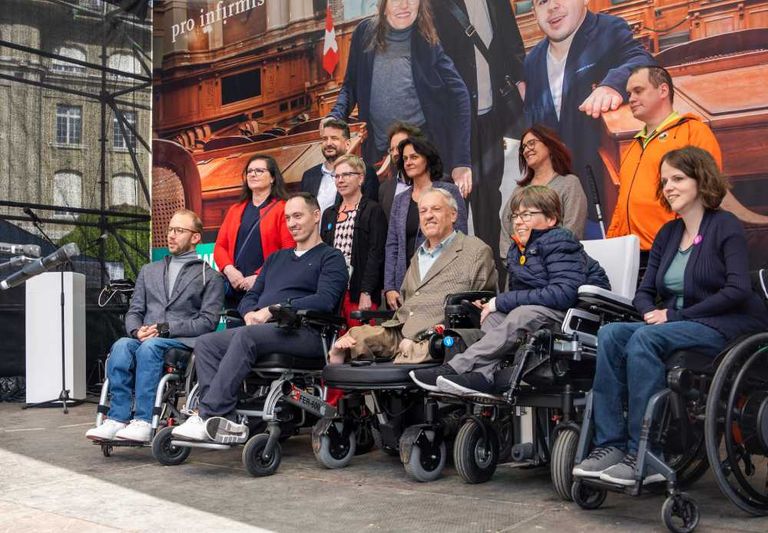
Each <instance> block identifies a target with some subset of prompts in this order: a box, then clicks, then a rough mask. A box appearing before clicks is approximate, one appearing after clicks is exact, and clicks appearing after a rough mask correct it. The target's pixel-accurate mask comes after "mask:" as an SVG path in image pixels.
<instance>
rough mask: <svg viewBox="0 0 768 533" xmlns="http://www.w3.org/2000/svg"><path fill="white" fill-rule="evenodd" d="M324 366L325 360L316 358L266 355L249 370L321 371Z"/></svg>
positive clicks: (281, 354) (320, 357) (276, 354)
mask: <svg viewBox="0 0 768 533" xmlns="http://www.w3.org/2000/svg"><path fill="white" fill-rule="evenodd" d="M324 366H325V359H324V358H323V357H322V356H318V357H297V356H295V355H289V354H284V353H268V354H265V355H263V356H260V357H259V360H258V361H256V364H255V365H253V366H252V367H251V368H253V369H254V370H261V369H269V368H287V369H290V370H322V369H323V367H324Z"/></svg>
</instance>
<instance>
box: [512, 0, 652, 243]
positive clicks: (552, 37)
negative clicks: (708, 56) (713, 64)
mask: <svg viewBox="0 0 768 533" xmlns="http://www.w3.org/2000/svg"><path fill="white" fill-rule="evenodd" d="M588 3H589V0H533V13H534V16H535V17H536V22H537V23H538V25H539V27H540V28H541V30H542V31H543V32H544V34H545V35H546V38H545V39H543V40H542V41H541V42H539V43H538V44H537V45H536V46H534V47H533V48H532V49H531V51H530V52H529V53H528V56H527V57H526V58H525V84H526V90H525V104H524V107H525V114H526V118H527V120H528V123H529V124H542V125H544V126H547V127H549V128H551V129H553V130H554V131H556V132H557V133H558V135H560V138H561V139H562V140H563V142H564V143H565V145H566V146H567V147H568V148H569V149H570V150H571V153H572V154H573V170H574V173H575V174H576V175H577V176H579V178H580V179H581V183H582V186H583V187H584V190H585V191H589V190H591V187H590V186H589V183H588V174H587V171H586V167H587V166H590V167H591V168H592V171H593V172H594V174H595V178H596V181H597V189H598V193H599V194H600V197H601V198H604V197H605V195H604V194H602V193H603V189H604V181H605V178H604V172H605V170H604V167H603V162H602V159H601V158H600V154H599V153H598V148H599V146H600V139H601V137H602V129H601V124H600V122H599V120H598V119H599V118H600V115H602V114H603V113H606V112H608V111H613V110H615V109H618V107H619V106H620V105H621V104H622V103H623V101H624V94H625V93H624V90H625V87H626V84H627V78H629V73H630V71H631V70H632V69H633V68H634V67H637V66H648V65H655V64H656V61H655V60H654V59H653V57H651V55H650V54H649V53H648V52H647V51H646V50H645V49H644V48H643V46H642V45H641V44H640V43H639V42H638V41H636V40H635V39H634V37H633V35H632V30H631V29H630V27H629V25H628V24H627V23H626V21H625V20H624V19H622V18H619V17H615V16H613V15H606V14H604V13H600V14H595V13H592V12H591V11H589V10H588V9H587V5H588ZM592 200H594V199H592ZM585 237H586V238H588V239H596V238H600V237H602V233H601V232H600V227H599V225H598V223H597V214H596V211H595V209H594V206H593V202H590V207H589V218H588V220H587V226H586V228H585Z"/></svg>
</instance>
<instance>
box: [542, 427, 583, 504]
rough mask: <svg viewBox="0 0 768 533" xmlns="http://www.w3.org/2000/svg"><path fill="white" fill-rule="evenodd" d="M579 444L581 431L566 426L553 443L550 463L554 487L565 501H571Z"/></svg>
mask: <svg viewBox="0 0 768 533" xmlns="http://www.w3.org/2000/svg"><path fill="white" fill-rule="evenodd" d="M578 445H579V432H578V431H576V430H574V429H570V428H564V429H561V430H560V431H559V432H558V433H557V437H555V442H554V444H553V445H552V459H551V461H550V464H549V469H550V473H551V475H552V487H553V488H554V489H555V492H557V494H558V495H559V496H560V497H561V498H562V499H563V500H565V501H571V499H572V498H571V488H572V487H573V460H574V458H575V457H576V448H577V447H578Z"/></svg>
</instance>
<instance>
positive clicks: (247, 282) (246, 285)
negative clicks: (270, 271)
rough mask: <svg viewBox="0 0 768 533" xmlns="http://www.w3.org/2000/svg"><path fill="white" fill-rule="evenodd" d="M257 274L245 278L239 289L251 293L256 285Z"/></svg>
mask: <svg viewBox="0 0 768 533" xmlns="http://www.w3.org/2000/svg"><path fill="white" fill-rule="evenodd" d="M256 277H257V276H256V274H254V275H252V276H246V277H244V278H243V281H242V282H241V283H240V286H239V287H238V289H240V290H243V291H249V290H251V287H253V284H254V283H256Z"/></svg>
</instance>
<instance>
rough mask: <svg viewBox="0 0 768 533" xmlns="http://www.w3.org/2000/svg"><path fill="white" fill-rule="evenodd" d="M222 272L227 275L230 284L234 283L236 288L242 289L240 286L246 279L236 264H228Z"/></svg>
mask: <svg viewBox="0 0 768 533" xmlns="http://www.w3.org/2000/svg"><path fill="white" fill-rule="evenodd" d="M222 272H223V273H224V275H225V276H227V279H228V280H229V284H230V285H232V287H233V288H234V289H238V290H240V286H241V285H242V283H243V280H245V276H243V273H242V272H240V271H239V270H238V269H237V268H236V267H235V265H227V266H226V267H225V268H224V270H223V271H222Z"/></svg>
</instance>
